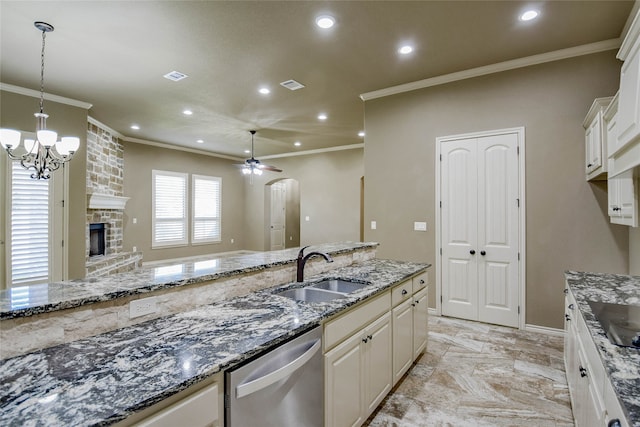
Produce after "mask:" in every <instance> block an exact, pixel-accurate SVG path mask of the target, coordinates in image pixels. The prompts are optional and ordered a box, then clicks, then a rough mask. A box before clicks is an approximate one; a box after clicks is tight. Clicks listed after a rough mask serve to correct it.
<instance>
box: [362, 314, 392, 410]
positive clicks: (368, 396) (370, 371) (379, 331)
mask: <svg viewBox="0 0 640 427" xmlns="http://www.w3.org/2000/svg"><path fill="white" fill-rule="evenodd" d="M365 333H366V335H367V337H366V340H367V342H366V343H364V348H365V350H364V357H365V362H364V366H365V375H364V378H365V386H364V390H365V400H364V403H365V414H364V416H365V417H367V416H369V414H371V413H373V411H374V410H375V409H376V408H377V407H378V405H379V404H380V402H382V399H384V397H385V396H386V395H387V393H389V391H390V390H391V386H392V384H391V381H392V380H391V344H392V342H391V314H390V313H385V314H383V315H382V316H381V317H380V318H379V319H378V320H376V321H375V322H373V323H372V324H371V325H370V326H368V327H367V328H366V330H365Z"/></svg>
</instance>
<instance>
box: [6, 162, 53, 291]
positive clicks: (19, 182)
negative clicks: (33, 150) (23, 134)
mask: <svg viewBox="0 0 640 427" xmlns="http://www.w3.org/2000/svg"><path fill="white" fill-rule="evenodd" d="M31 173H32V172H31V171H29V170H27V169H24V168H23V167H22V166H21V165H20V163H19V162H11V249H10V251H11V285H26V284H32V283H41V282H48V281H49V180H44V179H32V178H31Z"/></svg>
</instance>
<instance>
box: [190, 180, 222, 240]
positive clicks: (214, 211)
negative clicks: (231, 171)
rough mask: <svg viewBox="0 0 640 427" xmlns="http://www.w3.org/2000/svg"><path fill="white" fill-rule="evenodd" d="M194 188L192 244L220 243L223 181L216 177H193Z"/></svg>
mask: <svg viewBox="0 0 640 427" xmlns="http://www.w3.org/2000/svg"><path fill="white" fill-rule="evenodd" d="M192 186H193V189H192V192H191V194H192V195H193V211H192V221H191V223H192V227H193V230H192V242H193V243H206V242H219V241H220V240H221V234H222V233H221V226H220V211H221V204H222V179H221V178H218V177H214V176H203V175H193V176H192Z"/></svg>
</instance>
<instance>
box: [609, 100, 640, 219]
mask: <svg viewBox="0 0 640 427" xmlns="http://www.w3.org/2000/svg"><path fill="white" fill-rule="evenodd" d="M619 95H620V94H619V93H618V94H616V96H615V97H614V98H613V100H612V101H611V103H610V104H609V107H607V109H606V110H605V111H604V114H603V118H604V126H605V128H606V131H605V134H606V141H607V145H608V147H609V152H610V153H615V152H616V150H617V144H618V138H617V136H618V129H619V124H618V115H619V111H618V99H619V98H618V97H619ZM608 162H609V179H608V180H607V192H608V199H609V202H608V212H609V219H610V221H611V222H612V223H614V224H621V225H628V226H631V227H637V226H638V182H637V179H636V178H635V177H634V171H633V170H627V171H626V172H622V173H619V174H615V166H614V162H615V161H614V160H613V159H612V158H611V157H610V158H609V159H608Z"/></svg>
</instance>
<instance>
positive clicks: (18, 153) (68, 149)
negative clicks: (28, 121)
mask: <svg viewBox="0 0 640 427" xmlns="http://www.w3.org/2000/svg"><path fill="white" fill-rule="evenodd" d="M33 25H35V27H36V28H37V29H38V30H40V31H42V53H41V54H40V59H41V65H40V112H38V113H35V114H34V116H35V117H36V139H28V138H25V139H24V143H23V144H21V143H20V132H19V131H17V130H14V129H0V145H2V148H4V149H5V150H7V154H8V155H9V158H10V159H11V160H18V161H20V164H21V165H22V167H23V168H25V169H27V170H29V169H33V171H34V172H33V173H32V174H31V178H33V179H49V178H51V172H53V171H55V170H56V169H58V168H59V167H60V166H62V165H63V164H64V163H66V162H68V161H69V160H71V157H73V154H74V153H75V152H76V151H77V150H78V147H80V138H78V137H74V136H65V137H62V138H60V140H59V141H58V134H57V132H55V131H53V130H49V129H47V117H49V115H47V114H45V113H44V43H45V36H46V34H47V33H49V32H51V31H53V25H49V24H47V23H46V22H40V21H36V22H34V23H33Z"/></svg>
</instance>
